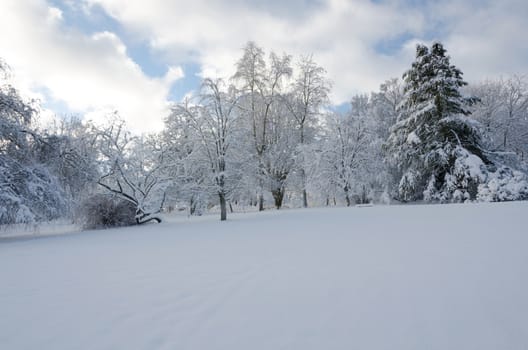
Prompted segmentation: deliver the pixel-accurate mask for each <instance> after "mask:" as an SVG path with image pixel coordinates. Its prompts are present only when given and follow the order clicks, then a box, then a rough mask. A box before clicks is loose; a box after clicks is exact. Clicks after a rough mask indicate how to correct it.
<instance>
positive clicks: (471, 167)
mask: <svg viewBox="0 0 528 350" xmlns="http://www.w3.org/2000/svg"><path fill="white" fill-rule="evenodd" d="M403 80H404V97H403V101H402V102H401V104H400V106H399V115H398V121H397V123H396V124H395V125H394V126H393V127H392V129H391V132H390V135H389V138H388V141H387V145H386V146H387V147H386V149H387V151H388V152H389V155H388V160H389V164H390V165H391V167H392V171H393V175H394V176H395V177H396V180H397V183H398V186H397V190H396V192H397V193H396V197H397V198H398V199H399V200H402V201H410V200H420V199H424V200H426V201H441V202H448V201H463V200H466V199H474V198H475V197H476V195H477V188H478V184H479V183H481V182H482V181H485V179H486V164H488V163H489V161H488V160H487V159H486V157H485V155H484V154H483V152H482V148H481V137H480V134H479V128H478V125H477V123H476V122H475V121H474V120H472V119H470V118H468V117H467V116H468V115H469V114H470V113H471V112H470V109H469V107H470V106H471V104H473V103H474V102H475V100H476V99H474V98H466V97H463V96H462V94H461V93H460V88H462V87H463V86H465V85H467V83H466V82H465V81H464V80H463V79H462V72H461V71H460V70H459V69H458V68H456V67H455V66H454V65H451V63H450V57H449V56H447V55H446V50H445V49H444V47H443V46H442V44H440V43H434V44H433V45H432V46H431V48H430V49H429V48H428V47H427V46H424V45H418V46H417V49H416V60H415V62H414V63H413V64H412V67H411V69H409V70H408V71H407V72H405V73H404V74H403Z"/></svg>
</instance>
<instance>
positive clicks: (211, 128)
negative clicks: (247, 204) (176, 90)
mask: <svg viewBox="0 0 528 350" xmlns="http://www.w3.org/2000/svg"><path fill="white" fill-rule="evenodd" d="M224 85H225V84H224V82H223V80H221V79H217V80H212V79H205V80H204V81H203V83H202V89H201V93H200V95H199V96H198V97H199V101H197V102H198V103H197V104H195V105H191V104H190V103H189V101H187V102H186V103H182V104H178V105H175V106H174V107H173V112H172V114H171V116H169V118H168V119H167V126H168V127H178V126H183V125H185V126H184V127H185V129H186V130H187V132H186V137H187V142H188V143H187V149H188V151H189V152H187V154H186V155H184V161H185V162H187V163H188V162H192V163H193V164H192V166H194V167H198V169H199V173H200V174H201V175H203V181H200V182H201V185H202V186H201V187H203V188H202V190H203V191H204V192H212V193H214V194H215V195H216V196H217V197H218V203H219V204H220V220H221V221H224V220H226V219H227V200H228V198H227V197H228V195H229V194H230V193H231V192H232V190H233V187H234V181H233V180H234V178H235V177H236V176H235V177H234V176H233V175H234V174H236V167H235V166H234V165H233V162H232V160H233V158H234V157H233V155H232V152H233V151H234V149H233V148H232V143H233V141H235V134H234V133H235V131H236V129H237V128H238V127H239V125H238V116H239V115H238V114H237V110H236V104H237V96H236V94H235V90H234V87H233V86H229V87H227V88H226V87H225V86H224ZM185 166H187V168H188V167H189V166H191V164H186V165H185ZM194 174H195V176H196V175H197V172H196V171H194ZM198 178H202V176H199V177H198Z"/></svg>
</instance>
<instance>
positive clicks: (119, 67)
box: [0, 0, 528, 130]
mask: <svg viewBox="0 0 528 350" xmlns="http://www.w3.org/2000/svg"><path fill="white" fill-rule="evenodd" d="M0 11H1V12H2V13H7V14H9V16H6V18H4V19H3V21H2V22H0V57H2V58H3V59H5V60H6V61H7V62H8V63H9V64H10V65H11V67H12V68H13V70H14V73H15V80H16V84H17V86H19V88H20V89H21V91H23V92H25V93H27V94H29V95H31V94H33V96H36V97H38V98H40V99H41V100H42V101H43V104H44V106H45V107H47V108H49V109H50V110H53V111H55V112H57V113H59V114H61V113H75V114H80V115H86V116H87V118H104V117H103V116H104V113H105V111H108V110H116V109H117V110H119V111H120V113H121V115H122V116H123V117H124V118H125V119H127V120H128V121H129V125H131V127H132V128H135V129H137V130H146V129H155V128H159V126H160V125H161V124H162V119H163V117H164V115H166V113H167V106H168V104H169V102H171V101H179V100H181V99H182V98H183V97H184V96H185V95H186V94H188V93H189V92H191V91H193V90H194V89H196V88H197V87H198V86H199V84H200V80H201V78H202V77H204V76H222V77H229V76H230V75H231V74H232V73H233V70H234V63H235V62H236V60H237V59H238V57H240V55H241V48H242V47H243V46H244V44H245V43H246V42H247V41H248V40H253V41H255V42H256V43H257V44H258V45H259V46H261V47H263V48H264V49H265V51H267V52H269V51H271V50H273V51H276V52H279V53H282V52H287V53H289V54H292V55H293V56H294V60H295V59H296V58H299V57H300V55H307V54H312V55H313V57H314V59H315V60H316V61H317V62H318V63H319V64H320V65H321V66H323V67H324V68H325V69H326V70H327V74H328V77H329V79H331V81H332V82H333V90H332V96H331V97H332V101H333V103H334V104H335V105H339V106H342V105H343V104H346V102H347V101H348V100H349V99H350V98H351V96H352V95H353V94H356V93H367V92H369V91H372V90H375V89H376V88H377V87H378V86H379V85H380V84H381V83H383V81H384V80H386V79H389V78H391V77H399V76H401V74H402V73H403V71H404V70H405V69H407V68H408V67H409V66H410V63H411V62H412V58H413V54H414V48H415V45H416V44H417V43H418V42H424V43H430V42H431V41H433V40H440V41H442V42H443V43H444V44H445V46H446V48H447V49H448V52H449V53H450V55H451V56H452V61H453V63H454V64H455V65H457V66H458V67H459V68H461V69H462V71H463V72H464V73H465V78H466V79H467V80H469V81H470V82H471V81H477V80H481V79H484V78H487V77H496V76H500V75H507V74H512V73H519V74H525V73H527V72H528V71H527V66H526V62H528V41H527V40H525V33H526V32H528V24H527V22H528V21H526V19H527V18H528V3H527V2H526V1H524V0H503V1H490V0H461V1H455V0H439V1H420V0H375V1H369V0H290V1H279V0H231V1H229V0H193V1H180V0H175V1H169V0H150V1H148V2H145V1H140V0H3V1H2V2H1V3H0Z"/></svg>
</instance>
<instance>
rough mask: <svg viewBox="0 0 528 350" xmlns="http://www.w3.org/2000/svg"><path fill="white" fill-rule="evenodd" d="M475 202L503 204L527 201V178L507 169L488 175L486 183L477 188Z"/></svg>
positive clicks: (501, 168)
mask: <svg viewBox="0 0 528 350" xmlns="http://www.w3.org/2000/svg"><path fill="white" fill-rule="evenodd" d="M477 200H479V201H482V202H503V201H515V200H528V176H526V174H524V173H522V172H520V171H516V170H513V169H511V168H509V167H505V166H503V167H500V168H499V169H497V171H495V172H493V173H489V176H488V181H487V182H486V183H484V184H481V185H479V186H478V194H477Z"/></svg>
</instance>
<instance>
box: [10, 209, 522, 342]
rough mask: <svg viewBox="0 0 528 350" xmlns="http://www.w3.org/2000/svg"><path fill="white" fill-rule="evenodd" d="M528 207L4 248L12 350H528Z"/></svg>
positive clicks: (252, 223) (324, 217) (171, 231)
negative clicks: (527, 218) (527, 216)
mask: <svg viewBox="0 0 528 350" xmlns="http://www.w3.org/2000/svg"><path fill="white" fill-rule="evenodd" d="M527 214H528V202H524V203H502V204H471V205H435V206H425V205H423V206H386V207H383V206H375V207H367V208H332V209H308V210H285V211H280V212H277V211H269V212H264V213H248V214H239V215H233V216H231V217H230V220H229V221H228V222H223V223H221V222H219V221H218V218H217V217H216V216H207V217H201V218H193V219H186V218H185V219H184V218H179V219H173V220H172V221H171V220H168V221H167V222H165V223H162V224H160V225H156V224H152V225H147V226H143V227H132V228H127V229H115V230H106V231H93V232H83V233H75V234H71V235H61V236H56V237H48V238H42V239H30V240H19V241H13V240H9V241H3V242H1V243H0V283H1V284H0V349H6V350H18V349H39V350H40V349H53V350H58V349H64V350H72V349H87V350H94V349H127V350H130V349H149V350H151V349H177V350H185V349H189V350H194V349H200V350H208V349H226V350H238V349H240V350H255V349H262V350H272V349H300V350H308V349H317V350H321V349H347V350H349V349H391V350H394V349H402V350H403V349H405V350H409V349H417V350H418V349H420V350H424V349H428V350H430V349H442V350H445V349H464V350H469V349H478V350H484V349H527V348H528V228H527V227H528V226H527V225H526V222H527V221H526V215H527Z"/></svg>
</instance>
